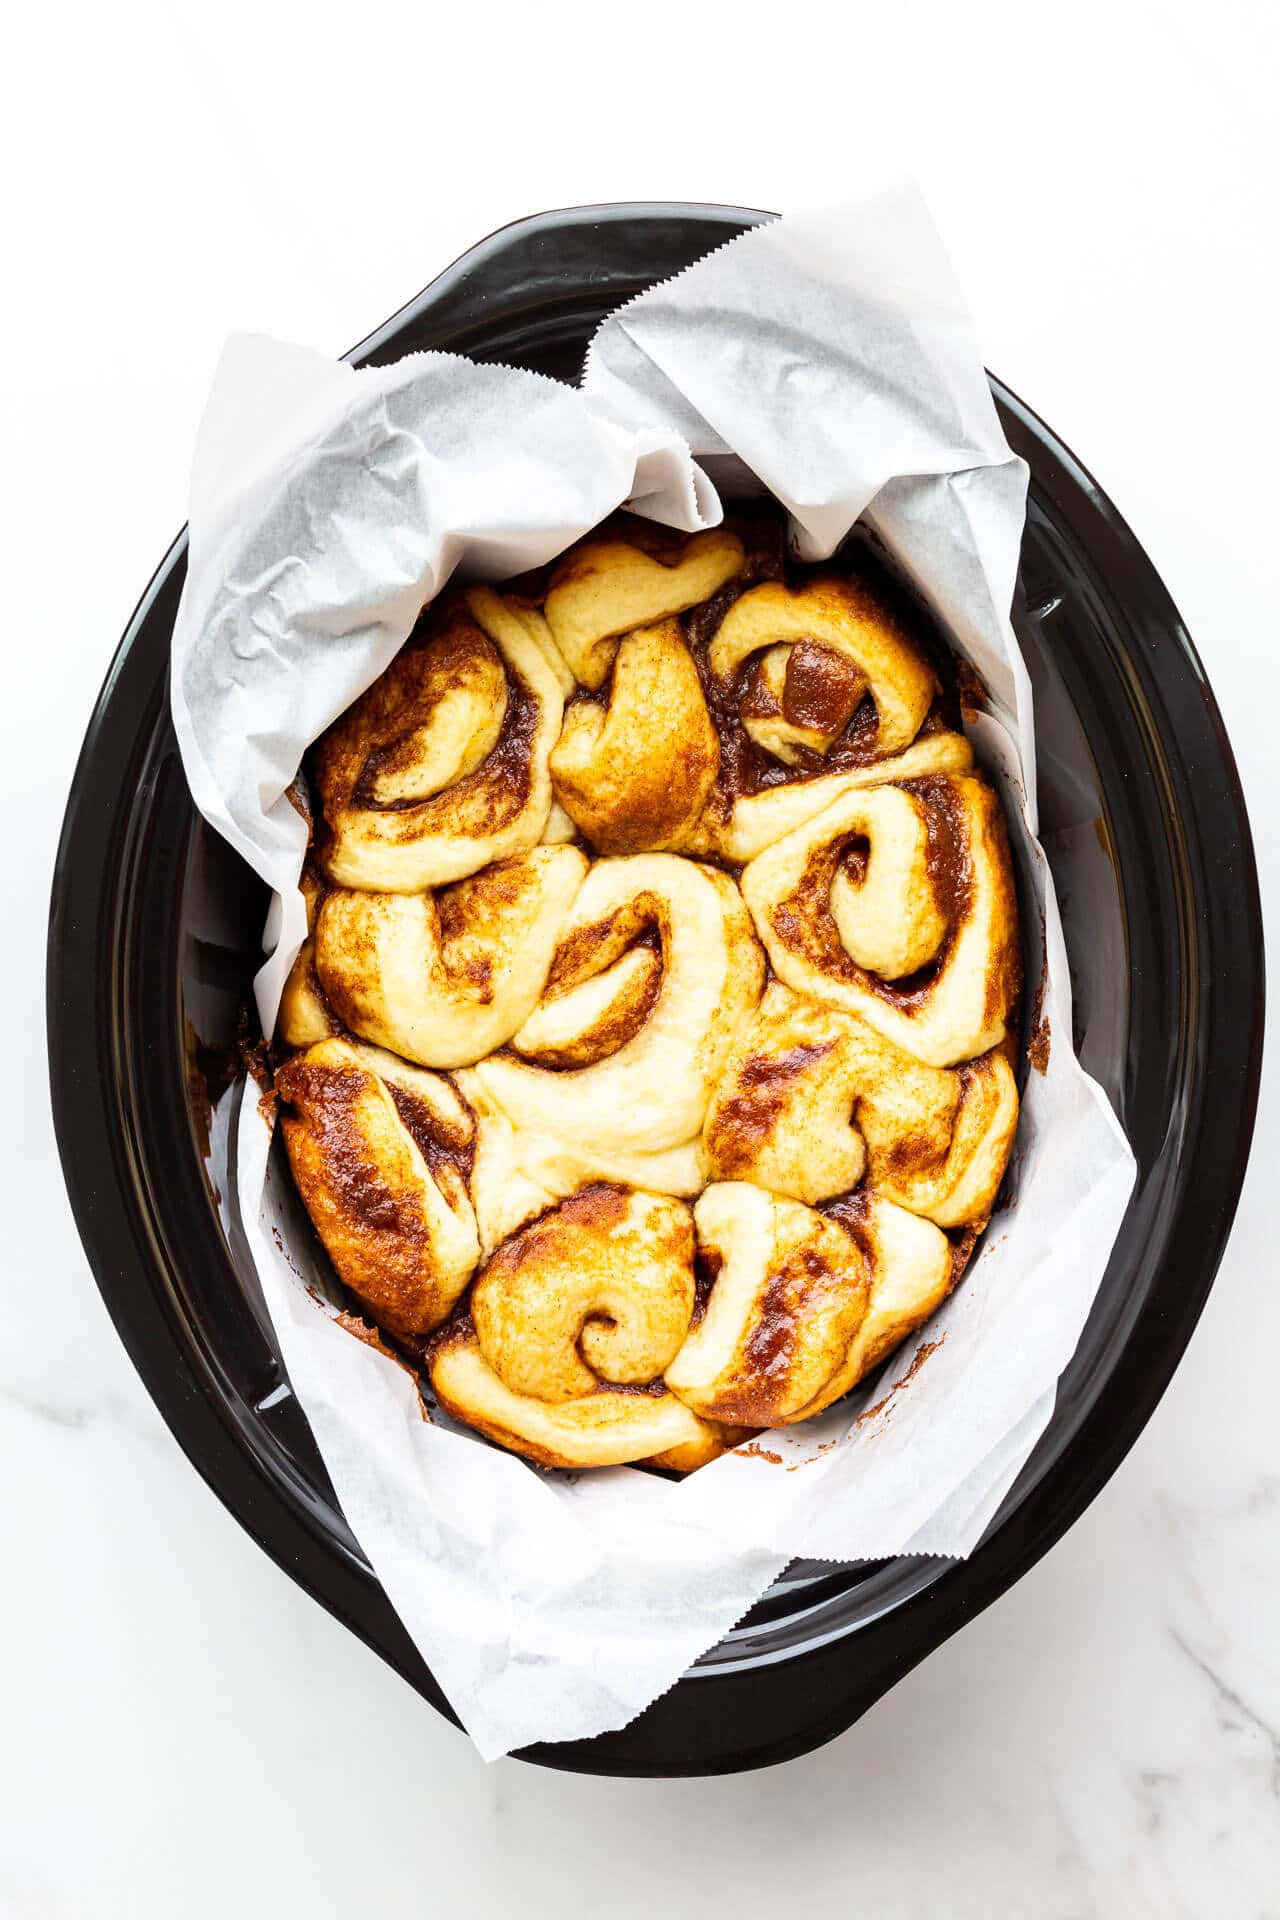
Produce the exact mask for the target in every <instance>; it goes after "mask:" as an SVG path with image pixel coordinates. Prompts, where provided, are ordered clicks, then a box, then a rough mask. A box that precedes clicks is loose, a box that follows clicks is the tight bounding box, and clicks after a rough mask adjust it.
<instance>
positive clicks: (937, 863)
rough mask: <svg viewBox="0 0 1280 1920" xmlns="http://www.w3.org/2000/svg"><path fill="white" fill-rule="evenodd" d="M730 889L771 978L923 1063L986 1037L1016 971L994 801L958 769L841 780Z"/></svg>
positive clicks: (976, 1049)
mask: <svg viewBox="0 0 1280 1920" xmlns="http://www.w3.org/2000/svg"><path fill="white" fill-rule="evenodd" d="M742 896H743V899H744V900H745V901H746V903H747V905H748V907H749V908H750V910H751V915H752V918H753V920H754V921H755V924H756V930H757V932H758V933H759V935H760V938H761V940H762V941H763V942H764V946H765V949H766V951H767V953H768V955H769V958H770V960H771V961H772V963H773V966H774V970H775V971H776V972H777V974H778V975H779V977H780V978H781V979H782V980H784V981H785V982H786V984H787V985H788V986H790V987H793V988H794V989H795V990H796V991H797V992H800V993H805V994H808V995H809V997H810V998H812V999H814V1000H818V1001H821V1002H824V1003H826V1004H828V1005H830V1006H835V1007H840V1008H843V1009H845V1010H846V1011H848V1012H851V1013H857V1014H860V1015H861V1016H862V1018H863V1019H864V1020H865V1021H866V1022H867V1023H868V1025H870V1026H873V1027H875V1028H876V1029H877V1031H878V1032H880V1033H882V1034H883V1035H884V1036H885V1037H886V1039H889V1040H892V1041H894V1042H895V1043H896V1044H897V1045H898V1046H900V1047H902V1048H903V1049H904V1051H906V1052H907V1053H911V1054H914V1055H915V1056H916V1058H917V1059H920V1060H924V1061H927V1062H929V1064H931V1065H933V1066H951V1065H954V1064H955V1062H957V1061H960V1060H965V1059H970V1058H972V1057H973V1056H974V1055H975V1054H980V1053H985V1052H987V1051H988V1050H989V1049H990V1048H992V1047H995V1046H998V1045H999V1044H1000V1042H1001V1041H1002V1040H1003V1039H1004V1037H1005V1032H1006V1026H1007V1021H1008V1017H1009V1013H1010V1010H1011V1008H1012V1006H1013V1004H1014V1001H1015V1000H1016V998H1017V993H1018V987H1019V984H1020V956H1019V949H1018V940H1017V904H1016V900H1015V897H1014V890H1013V876H1012V872H1011V869H1010V864H1009V848H1008V841H1007V838H1006V834H1005V826H1004V819H1003V816H1002V815H1001V812H1000V806H999V802H998V801H997V799H996V797H995V794H994V793H993V792H992V790H991V789H990V787H988V786H987V785H986V783H985V782H984V781H982V780H981V779H979V778H977V777H976V776H975V775H971V774H961V775H954V774H934V775H931V776H928V777H927V778H925V779H923V780H912V781H904V782H902V783H900V784H895V785H879V786H874V787H867V788H863V789H854V790H853V791H851V792H848V793H846V794H844V795H843V797H842V798H840V799H838V800H835V801H833V802H832V803H831V805H830V806H828V807H825V808H824V809H823V811H822V812H821V813H819V814H816V815H815V816H814V817H813V818H812V819H811V820H808V821H806V823H805V824H804V825H803V826H802V827H798V828H796V829H795V830H794V831H793V832H791V833H789V834H786V835H784V837H783V838H782V839H781V840H778V841H775V843H774V844H773V846H771V847H767V848H766V849H765V851H764V852H763V853H760V854H757V856H756V858H755V859H754V860H752V861H751V862H750V863H749V865H748V866H747V868H746V870H745V871H744V873H743V875H742Z"/></svg>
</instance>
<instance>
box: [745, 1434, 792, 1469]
mask: <svg viewBox="0 0 1280 1920" xmlns="http://www.w3.org/2000/svg"><path fill="white" fill-rule="evenodd" d="M738 1453H739V1454H740V1455H741V1456H742V1457H743V1458H750V1459H752V1460H768V1461H770V1462H771V1463H772V1465H773V1466H775V1467H780V1466H781V1465H782V1455H781V1454H780V1453H774V1452H773V1451H772V1449H771V1448H769V1447H762V1446H761V1445H760V1442H759V1441H758V1440H753V1441H752V1442H751V1445H750V1446H749V1447H739V1448H738Z"/></svg>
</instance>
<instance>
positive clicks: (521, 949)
mask: <svg viewBox="0 0 1280 1920" xmlns="http://www.w3.org/2000/svg"><path fill="white" fill-rule="evenodd" d="M586 871H587V861H586V856H585V855H584V854H581V853H579V851H578V849H577V848H576V847H565V846H560V847H535V848H534V849H533V851H532V852H531V853H525V854H521V855H520V856H519V857H518V858H516V859H513V860H502V861H498V862H496V863H495V864H494V865H493V866H490V867H486V868H485V870H484V872H483V873H477V874H473V875H472V876H471V877H470V878H469V879H467V880H459V881H458V882H457V883H456V884H455V885H454V886H452V887H444V888H442V889H441V890H440V891H439V892H438V893H362V892H353V891H350V890H348V889H347V888H334V889H333V890H331V891H330V892H329V893H327V894H326V895H325V897H324V899H323V900H322V901H321V903H320V906H319V909H318V911H317V913H316V923H315V933H314V936H313V941H312V944H313V948H314V956H313V965H314V970H315V975H316V978H317V980H318V981H319V983H320V987H321V989H322V990H323V993H324V996H325V1000H326V1002H327V1004H328V1005H329V1007H331V1008H332V1009H333V1011H334V1013H336V1014H337V1016H338V1018H339V1019H340V1020H341V1021H342V1022H343V1024H344V1025H346V1026H347V1027H349V1028H350V1029H351V1031H352V1032H353V1033H358V1034H361V1035H363V1036H364V1038H365V1039H367V1040H375V1041H377V1042H378V1044H379V1045H380V1046H384V1047H391V1048H393V1049H394V1050H395V1051H396V1052H397V1053H402V1054H404V1055H405V1057H406V1058H407V1059H409V1060H416V1061H418V1062H419V1063H420V1064H421V1065H422V1066H429V1067H457V1066H464V1065H466V1064H468V1063H470V1062H471V1061H473V1060H479V1059H480V1058H481V1057H482V1056H483V1055H484V1054H486V1053H490V1052H492V1050H493V1049H494V1048H495V1047H500V1046H502V1044H503V1043H504V1041H506V1040H508V1039H510V1037H511V1035H512V1034H513V1033H514V1032H515V1031H516V1029H517V1028H518V1027H519V1026H521V1024H522V1023H523V1022H524V1021H525V1019H527V1017H528V1016H529V1014H530V1013H531V1011H532V1010H533V1008H534V1007H535V1005H536V1004H537V1001H538V996H539V995H540V994H541V992H542V989H543V986H544V984H545V982H546V978H547V972H548V969H549V968H550V966H551V960H552V955H553V953H554V952H555V947H556V941H557V938H558V936H559V933H560V929H561V927H562V926H563V925H564V924H565V922H566V919H567V916H568V913H569V909H570V907H571V906H572V904H573V900H574V896H575V895H576V894H577V892H578V889H579V887H580V886H581V885H582V881H583V877H584V875H585V874H586Z"/></svg>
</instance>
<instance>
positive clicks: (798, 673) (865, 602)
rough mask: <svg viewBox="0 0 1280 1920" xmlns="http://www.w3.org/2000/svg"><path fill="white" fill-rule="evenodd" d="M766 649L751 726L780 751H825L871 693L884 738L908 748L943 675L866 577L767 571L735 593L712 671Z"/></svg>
mask: <svg viewBox="0 0 1280 1920" xmlns="http://www.w3.org/2000/svg"><path fill="white" fill-rule="evenodd" d="M753 654H758V655H760V658H759V660H758V662H757V665H756V673H755V677H754V681H753V684H752V686H751V688H750V689H749V691H748V693H747V696H746V698H745V700H744V702H743V709H742V710H743V716H744V723H745V725H746V729H747V732H748V733H750V734H751V735H752V737H753V738H754V739H755V740H756V741H757V743H758V744H759V745H761V746H764V747H766V748H767V749H768V750H769V751H770V752H772V753H774V754H776V755H777V757H778V758H779V759H783V760H794V759H795V758H796V757H797V755H796V749H797V748H799V747H807V748H809V749H810V751H812V752H816V753H819V754H821V753H825V752H826V751H827V750H828V749H829V748H830V747H831V746H832V745H833V744H834V743H835V741H836V740H838V739H839V737H840V736H841V734H842V733H843V732H844V731H845V728H846V727H847V726H848V724H849V722H850V720H851V719H852V718H853V716H854V714H855V712H856V711H857V709H858V707H859V706H860V704H861V702H862V699H863V696H864V695H868V696H869V697H870V700H871V703H872V705H873V707H874V712H875V746H876V750H877V752H879V753H881V754H889V753H900V752H901V751H902V749H903V748H904V747H908V746H910V744H911V742H912V741H913V740H914V739H915V737H916V735H917V734H918V733H919V731H920V728H921V727H922V726H923V724H924V720H925V716H926V714H927V713H928V711H929V709H930V707H931V706H932V704H933V700H934V696H935V694H936V693H937V691H938V683H937V680H936V678H935V676H934V674H933V673H932V671H931V670H930V668H929V667H928V665H927V664H926V663H925V661H924V660H923V659H922V658H921V656H920V653H919V651H918V649H917V648H916V646H915V645H914V643H913V642H912V640H911V639H910V638H909V636H908V635H907V634H906V633H905V632H904V630H903V629H902V626H901V624H900V623H899V622H898V621H897V620H896V619H895V618H894V616H893V615H892V614H891V613H890V612H889V610H888V608H887V607H886V606H885V604H884V603H883V601H881V600H880V599H878V598H877V597H876V596H874V595H873V594H871V593H870V592H869V591H868V590H867V589H866V588H865V587H864V586H863V585H862V584H861V583H860V582H859V581H857V580H845V579H838V578H834V577H830V576H818V577H817V578H814V579H810V580H807V581H806V582H805V583H804V584H803V585H802V586H799V587H789V586H787V585H786V583H785V582H784V581H781V580H766V581H764V582H763V583H762V584H761V585H760V586H758V587H752V588H750V589H749V590H748V591H747V592H746V593H744V594H742V595H741V596H740V598H739V599H737V600H735V601H734V603H733V605H732V606H731V607H730V609H729V611H728V612H727V613H726V615H725V617H724V619H723V620H722V621H721V623H720V627H719V629H718V631H717V633H716V636H715V638H714V640H712V642H711V653H710V664H711V671H712V673H714V674H715V675H716V677H717V679H720V680H727V679H728V678H729V677H730V675H731V674H733V673H734V672H735V670H736V669H737V668H738V667H740V666H741V665H742V663H743V661H744V660H746V659H748V658H749V657H750V656H751V655H753Z"/></svg>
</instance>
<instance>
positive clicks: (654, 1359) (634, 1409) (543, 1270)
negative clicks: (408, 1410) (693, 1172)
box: [431, 1186, 740, 1472]
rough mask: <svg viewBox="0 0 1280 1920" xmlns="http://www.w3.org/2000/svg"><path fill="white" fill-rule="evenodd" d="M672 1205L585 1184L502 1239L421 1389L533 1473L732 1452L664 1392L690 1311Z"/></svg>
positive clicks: (729, 1440) (684, 1244) (713, 1429)
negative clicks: (534, 1465) (537, 1468)
mask: <svg viewBox="0 0 1280 1920" xmlns="http://www.w3.org/2000/svg"><path fill="white" fill-rule="evenodd" d="M694 1299H695V1292H694V1277H693V1224H692V1221H691V1219H690V1216H689V1210H688V1208H687V1207H685V1206H683V1205H682V1204H681V1202H680V1201H678V1200H671V1199H666V1198H663V1197H660V1196H659V1195H657V1194H650V1193H639V1192H626V1191H624V1190H622V1189H620V1188H617V1187H609V1186H590V1187H586V1188H584V1189H583V1191H582V1192H580V1193H577V1194H575V1195H574V1196H573V1198H572V1199H569V1200H566V1201H565V1202H564V1203H563V1204H562V1205H561V1206H559V1207H557V1208H555V1209H554V1210H553V1211H552V1212H550V1213H547V1214H546V1215H544V1216H543V1218H542V1219H540V1220H538V1221H536V1222H535V1223H534V1224H533V1225H532V1226H529V1227H526V1228H525V1229H524V1230H523V1231H522V1232H520V1233H517V1234H515V1235H514V1236H513V1237H512V1238H511V1239H509V1240H508V1241H507V1242H506V1243H505V1244H504V1245H503V1246H502V1247H501V1248H500V1249H499V1251H498V1252H497V1253H496V1254H495V1255H494V1256H493V1258H492V1259H491V1260H490V1261H489V1262H488V1263H487V1264H486V1266H485V1267H484V1269H483V1270H482V1272H481V1273H480V1274H479V1276H478V1278H477V1280H476V1283H475V1286H474V1288H473V1290H472V1294H471V1313H470V1317H469V1320H466V1321H463V1322H460V1323H458V1325H457V1326H456V1327H452V1328H450V1329H449V1330H448V1332H447V1333H446V1335H445V1336H444V1338H442V1339H441V1340H440V1341H439V1342H438V1343H437V1345H436V1347H435V1350H434V1352H433V1355H432V1360H431V1381H432V1385H433V1386H434V1388H435V1391H436V1395H437V1397H438V1398H439V1400H440V1403H441V1405H442V1406H443V1407H444V1408H445V1409H446V1411H448V1412H449V1413H452V1414H453V1415H454V1416H455V1418H457V1419H460V1420H465V1421H466V1422H467V1424H468V1425H470V1426H473V1427H476V1428H478V1429H479V1431H480V1432H482V1433H487V1434H488V1435H489V1436H490V1437H491V1438H492V1439H495V1440H497V1441H499V1442H500V1444H502V1445H503V1446H507V1447H511V1448H513V1449H514V1450H515V1451H516V1452H518V1453H523V1454H525V1455H527V1456H528V1457H529V1458H530V1459H533V1460H537V1461H538V1462H540V1464H541V1465H543V1466H550V1467H558V1466H619V1465H622V1464H623V1463H624V1462H627V1461H632V1460H648V1461H649V1462H650V1463H651V1464H653V1465H654V1466H666V1467H672V1468H675V1469H678V1470H680V1471H683V1472H687V1471H688V1470H689V1469H690V1468H692V1467H695V1466H701V1465H703V1464H704V1463H705V1462H706V1461H708V1460H710V1459H713V1458H714V1457H715V1455H716V1454H717V1453H722V1452H723V1451H724V1450H725V1448H726V1446H732V1445H734V1444H736V1442H737V1440H738V1438H739V1437H740V1436H739V1435H738V1434H737V1433H734V1432H726V1431H724V1430H723V1429H722V1428H721V1427H720V1426H718V1425H717V1424H715V1423H711V1422H707V1421H705V1420H702V1419H700V1418H699V1417H698V1416H697V1415H696V1414H695V1413H694V1412H693V1411H692V1410H691V1409H690V1408H689V1407H688V1406H686V1405H685V1404H684V1403H683V1402H682V1401H680V1400H678V1399H677V1398H676V1397H675V1395H674V1394H671V1393H669V1392H667V1391H666V1390H665V1388H664V1387H663V1384H662V1372H663V1369H664V1368H665V1367H666V1366H667V1365H668V1363H669V1362H670V1361H671V1360H673V1359H674V1358H675V1355H676V1354H677V1353H678V1352H679V1350H680V1347H681V1344H682V1343H683V1341H684V1339H685V1336H686V1334H687V1333H688V1330H689V1323H690V1320H691V1318H692V1315H693V1308H694Z"/></svg>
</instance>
